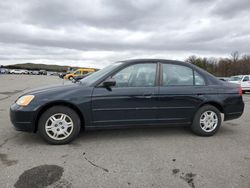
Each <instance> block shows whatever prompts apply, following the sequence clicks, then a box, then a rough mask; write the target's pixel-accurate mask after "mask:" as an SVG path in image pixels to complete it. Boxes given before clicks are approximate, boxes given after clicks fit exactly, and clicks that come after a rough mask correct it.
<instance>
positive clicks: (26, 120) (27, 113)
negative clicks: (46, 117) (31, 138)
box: [10, 103, 36, 132]
mask: <svg viewBox="0 0 250 188" xmlns="http://www.w3.org/2000/svg"><path fill="white" fill-rule="evenodd" d="M35 117H36V111H34V110H33V109H31V108H29V107H21V106H18V105H17V104H15V103H14V104H12V105H11V107H10V120H11V122H12V124H13V126H14V128H15V129H16V130H18V131H26V132H34V131H35V119H36V118H35Z"/></svg>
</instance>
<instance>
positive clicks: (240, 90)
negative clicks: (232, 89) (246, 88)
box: [239, 86, 242, 96]
mask: <svg viewBox="0 0 250 188" xmlns="http://www.w3.org/2000/svg"><path fill="white" fill-rule="evenodd" d="M239 95H240V96H242V88H241V86H240V87H239Z"/></svg>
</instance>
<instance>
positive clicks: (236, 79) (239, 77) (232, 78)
mask: <svg viewBox="0 0 250 188" xmlns="http://www.w3.org/2000/svg"><path fill="white" fill-rule="evenodd" d="M241 79H242V76H232V77H230V78H229V81H240V80H241Z"/></svg>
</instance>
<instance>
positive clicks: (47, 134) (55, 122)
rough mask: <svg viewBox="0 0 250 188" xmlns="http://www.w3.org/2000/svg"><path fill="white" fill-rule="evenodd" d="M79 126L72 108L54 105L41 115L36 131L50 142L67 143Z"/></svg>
mask: <svg viewBox="0 0 250 188" xmlns="http://www.w3.org/2000/svg"><path fill="white" fill-rule="evenodd" d="M80 126H81V122H80V118H79V116H78V114H77V113H76V112H75V111H74V110H72V109H71V108H68V107H65V106H54V107H51V108H49V109H48V110H47V111H45V112H44V113H43V114H42V115H41V118H40V119H39V122H38V132H39V134H40V135H41V136H42V138H43V139H44V140H45V141H47V142H48V143H50V144H67V143H69V142H71V141H72V140H74V139H75V138H76V137H77V136H78V134H79V132H80Z"/></svg>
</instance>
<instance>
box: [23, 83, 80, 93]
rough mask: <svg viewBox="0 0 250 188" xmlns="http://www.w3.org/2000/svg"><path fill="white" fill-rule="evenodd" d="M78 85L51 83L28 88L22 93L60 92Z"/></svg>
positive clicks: (71, 89)
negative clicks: (50, 84)
mask: <svg viewBox="0 0 250 188" xmlns="http://www.w3.org/2000/svg"><path fill="white" fill-rule="evenodd" d="M79 87H83V86H80V84H66V85H52V86H46V87H39V88H36V89H32V90H28V91H27V92H25V93H24V94H23V95H38V94H43V93H54V92H56V93H61V92H68V91H73V90H75V89H77V88H79Z"/></svg>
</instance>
